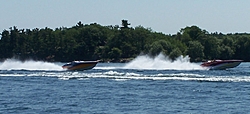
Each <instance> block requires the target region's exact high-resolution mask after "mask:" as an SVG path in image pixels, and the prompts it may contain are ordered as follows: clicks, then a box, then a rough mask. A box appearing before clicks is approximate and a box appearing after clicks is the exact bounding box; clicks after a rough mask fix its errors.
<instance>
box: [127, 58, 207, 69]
mask: <svg viewBox="0 0 250 114" xmlns="http://www.w3.org/2000/svg"><path fill="white" fill-rule="evenodd" d="M189 60H190V58H189V57H188V56H185V57H183V56H180V57H178V58H177V59H176V60H175V61H171V60H170V59H169V58H168V57H167V56H164V55H163V54H159V55H158V56H156V57H155V58H151V57H149V56H147V55H143V56H138V57H136V58H135V59H134V60H132V61H131V62H129V63H128V64H126V66H125V67H124V68H127V69H152V70H204V68H202V67H201V66H200V65H199V64H196V63H191V62H189Z"/></svg>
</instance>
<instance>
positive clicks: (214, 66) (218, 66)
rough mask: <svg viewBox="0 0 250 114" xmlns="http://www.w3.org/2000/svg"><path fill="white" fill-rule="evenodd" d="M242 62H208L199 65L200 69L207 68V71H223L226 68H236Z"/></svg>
mask: <svg viewBox="0 0 250 114" xmlns="http://www.w3.org/2000/svg"><path fill="white" fill-rule="evenodd" d="M242 61H243V60H209V61H207V62H204V63H202V64H201V66H202V67H207V68H209V70H225V69H228V68H234V67H237V66H238V65H239V64H240V63H241V62H242Z"/></svg>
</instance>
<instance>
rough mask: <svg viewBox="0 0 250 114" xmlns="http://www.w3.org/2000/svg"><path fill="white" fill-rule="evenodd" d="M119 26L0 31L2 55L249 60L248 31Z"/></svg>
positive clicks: (53, 58)
mask: <svg viewBox="0 0 250 114" xmlns="http://www.w3.org/2000/svg"><path fill="white" fill-rule="evenodd" d="M129 25H130V24H129V23H128V21H127V20H122V25H121V26H118V25H114V26H113V25H110V26H102V25H100V24H97V23H92V24H83V23H82V22H81V21H79V22H78V23H77V24H76V25H75V26H72V27H71V28H66V27H60V28H56V29H54V30H53V29H50V28H47V27H46V28H41V29H39V28H34V29H18V28H17V27H16V26H14V27H10V28H9V30H3V32H2V33H1V39H0V60H5V59H6V58H13V57H14V58H18V59H20V60H27V59H33V60H43V61H60V62H66V61H72V60H102V61H111V62H112V61H113V62H121V61H122V60H129V59H133V58H135V57H136V56H138V55H142V54H147V55H150V56H151V57H154V56H157V55H158V54H159V53H162V54H164V55H166V56H168V57H169V58H171V59H172V60H174V59H175V58H177V57H179V56H180V55H184V56H187V55H188V56H189V57H190V61H192V62H199V61H204V60H209V59H242V60H244V61H250V34H248V33H235V34H222V33H217V32H215V33H208V32H207V31H206V30H202V29H200V28H199V27H197V26H191V27H185V28H181V30H180V31H179V32H177V33H176V34H173V35H166V34H163V33H160V32H154V31H153V30H152V29H151V28H144V27H143V26H137V27H135V28H132V27H129Z"/></svg>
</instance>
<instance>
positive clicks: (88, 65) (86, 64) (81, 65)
mask: <svg viewBox="0 0 250 114" xmlns="http://www.w3.org/2000/svg"><path fill="white" fill-rule="evenodd" d="M97 63H98V61H72V62H69V63H66V64H65V65H63V66H62V68H63V69H67V70H89V69H92V68H94V67H95V66H96V64H97Z"/></svg>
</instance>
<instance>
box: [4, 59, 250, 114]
mask: <svg viewBox="0 0 250 114" xmlns="http://www.w3.org/2000/svg"><path fill="white" fill-rule="evenodd" d="M62 64H63V63H46V62H37V61H26V62H20V61H16V60H12V59H10V60H6V61H5V62H2V63H0V85H1V86H0V87H1V89H0V96H1V97H0V113H107V114H108V113H115V114H117V113H118V114H119V113H129V114H130V113H136V114H138V113H139V114H142V113H143V114H152V113H154V114H155V113H157V114H159V113H164V114H165V113H185V114H186V113H248V112H249V111H250V108H249V105H250V91H249V90H250V70H249V69H250V63H248V62H243V63H242V64H240V65H239V66H238V67H236V68H233V69H229V70H207V69H204V68H201V67H200V66H199V63H190V62H188V61H187V59H186V58H180V59H179V60H177V61H174V62H170V61H167V60H164V59H163V58H162V57H161V56H159V57H158V58H156V59H149V58H147V57H145V56H141V57H138V58H136V59H135V60H134V61H132V62H130V63H98V64H97V66H96V67H95V68H94V69H91V70H87V71H65V70H62V69H61V65H62Z"/></svg>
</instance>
